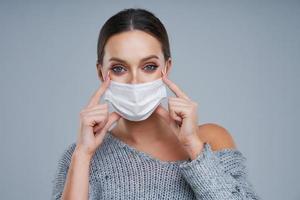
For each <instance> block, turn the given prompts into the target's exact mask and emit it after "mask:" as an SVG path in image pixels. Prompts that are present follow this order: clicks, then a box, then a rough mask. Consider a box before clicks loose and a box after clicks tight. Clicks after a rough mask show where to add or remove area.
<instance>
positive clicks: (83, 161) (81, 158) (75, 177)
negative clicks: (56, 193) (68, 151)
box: [62, 148, 91, 200]
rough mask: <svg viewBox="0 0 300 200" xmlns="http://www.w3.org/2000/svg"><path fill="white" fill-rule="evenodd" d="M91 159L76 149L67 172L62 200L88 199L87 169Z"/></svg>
mask: <svg viewBox="0 0 300 200" xmlns="http://www.w3.org/2000/svg"><path fill="white" fill-rule="evenodd" d="M90 161H91V157H90V156H87V155H86V154H84V153H82V152H81V151H80V149H79V148H76V149H75V151H74V153H73V155H72V159H71V163H70V168H69V170H68V174H67V179H66V183H65V186H64V191H63V194H62V199H63V200H71V199H72V200H76V199H78V200H79V199H80V200H84V199H86V200H88V198H89V169H90V167H89V166H90Z"/></svg>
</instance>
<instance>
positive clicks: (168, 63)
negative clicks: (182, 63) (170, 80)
mask: <svg viewBox="0 0 300 200" xmlns="http://www.w3.org/2000/svg"><path fill="white" fill-rule="evenodd" d="M171 68H172V59H171V58H168V60H167V61H166V65H165V69H164V72H165V74H166V75H167V76H169V73H170V71H171Z"/></svg>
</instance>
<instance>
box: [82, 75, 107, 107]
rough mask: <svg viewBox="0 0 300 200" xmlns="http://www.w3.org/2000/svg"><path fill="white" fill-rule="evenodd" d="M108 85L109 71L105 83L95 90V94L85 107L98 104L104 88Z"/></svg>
mask: <svg viewBox="0 0 300 200" xmlns="http://www.w3.org/2000/svg"><path fill="white" fill-rule="evenodd" d="M109 83H110V77H109V71H108V73H107V75H106V79H105V81H104V82H103V83H102V84H101V86H100V87H99V88H98V89H97V90H96V92H95V93H94V94H93V96H92V97H91V99H90V101H89V103H88V105H87V107H88V108H89V107H92V106H95V105H97V104H98V102H99V100H100V98H101V96H102V95H103V93H104V92H105V90H106V88H107V87H108V86H109Z"/></svg>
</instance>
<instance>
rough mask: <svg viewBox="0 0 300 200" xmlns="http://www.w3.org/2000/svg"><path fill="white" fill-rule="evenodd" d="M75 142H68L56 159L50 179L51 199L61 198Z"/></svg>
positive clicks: (57, 199)
mask: <svg viewBox="0 0 300 200" xmlns="http://www.w3.org/2000/svg"><path fill="white" fill-rule="evenodd" d="M75 147H76V143H72V144H70V145H69V146H68V147H67V148H66V149H65V150H64V152H63V153H62V155H61V156H60V158H59V160H58V165H57V168H56V171H55V174H54V176H53V179H52V181H51V183H52V194H51V200H59V199H61V196H62V193H63V191H64V185H65V181H66V177H67V174H68V169H69V165H70V163H71V158H72V154H73V152H74V150H75Z"/></svg>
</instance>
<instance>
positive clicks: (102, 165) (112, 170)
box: [51, 131, 260, 200]
mask: <svg viewBox="0 0 300 200" xmlns="http://www.w3.org/2000/svg"><path fill="white" fill-rule="evenodd" d="M75 147H76V143H72V144H70V145H69V146H68V147H67V148H66V149H65V151H64V152H63V153H62V155H61V157H60V159H59V161H58V167H57V169H56V173H55V175H54V177H53V180H52V185H53V188H52V196H51V199H60V198H61V195H62V192H63V189H64V184H65V181H66V177H67V173H68V168H69V165H70V162H71V158H72V153H73V152H74V150H75ZM245 162H246V158H245V157H244V156H243V154H242V153H241V152H240V151H239V150H237V149H222V150H218V151H212V149H211V146H210V144H209V143H204V148H203V150H202V152H201V153H200V154H199V155H198V156H197V157H196V159H194V160H180V161H162V160H158V159H156V158H154V157H152V156H151V155H150V154H147V153H145V152H142V151H139V150H137V149H135V148H134V147H132V146H129V145H128V144H126V143H125V142H123V141H121V140H120V139H119V138H117V137H115V136H114V135H112V134H111V132H110V131H108V132H107V134H106V135H105V137H104V140H103V142H102V144H101V145H100V146H99V148H98V149H97V151H96V152H95V154H94V155H93V158H92V160H91V162H90V172H89V199H91V200H96V199H97V200H98V199H126V200H127V199H181V200H184V199H189V200H191V199H202V200H206V199H207V200H208V199H210V200H211V199H218V200H219V199H256V200H257V199H260V197H259V196H258V195H257V193H256V192H255V191H254V188H253V185H252V184H251V183H250V181H249V180H248V176H247V174H248V172H247V168H246V165H245Z"/></svg>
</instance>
